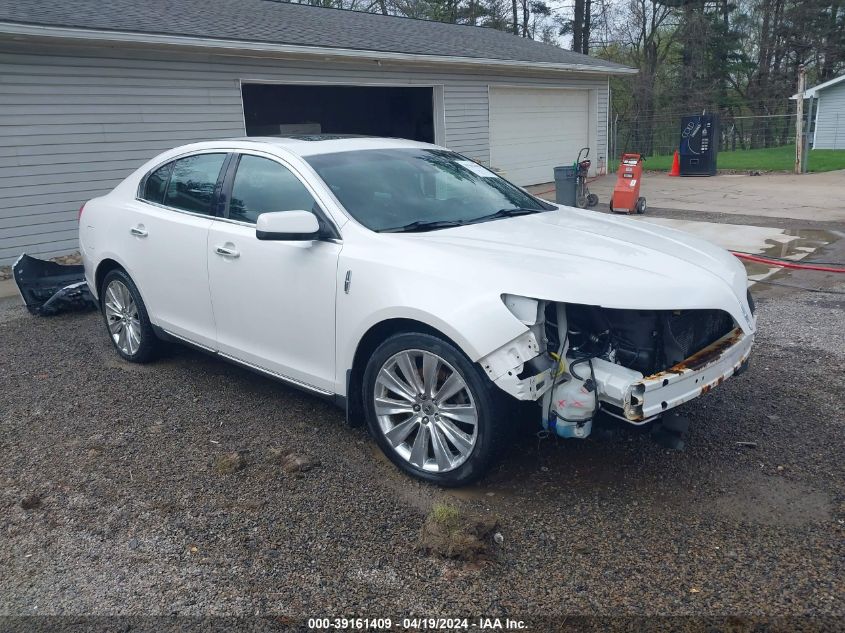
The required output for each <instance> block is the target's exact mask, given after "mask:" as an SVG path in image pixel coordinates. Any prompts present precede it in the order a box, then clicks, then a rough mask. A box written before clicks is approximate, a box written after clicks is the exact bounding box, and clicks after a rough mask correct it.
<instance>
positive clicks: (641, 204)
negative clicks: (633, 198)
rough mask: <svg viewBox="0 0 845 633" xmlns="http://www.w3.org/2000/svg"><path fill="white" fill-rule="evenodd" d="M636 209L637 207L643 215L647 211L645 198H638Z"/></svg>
mask: <svg viewBox="0 0 845 633" xmlns="http://www.w3.org/2000/svg"><path fill="white" fill-rule="evenodd" d="M636 209H637V213H638V214H639V215H642V214H643V213H645V210H646V201H645V198H637V206H636Z"/></svg>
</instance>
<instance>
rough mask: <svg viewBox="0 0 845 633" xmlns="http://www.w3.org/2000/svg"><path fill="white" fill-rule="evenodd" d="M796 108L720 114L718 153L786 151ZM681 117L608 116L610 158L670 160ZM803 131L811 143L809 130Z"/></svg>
mask: <svg viewBox="0 0 845 633" xmlns="http://www.w3.org/2000/svg"><path fill="white" fill-rule="evenodd" d="M794 110H795V106H794V104H792V111H791V112H789V113H784V114H765V115H752V114H748V115H734V114H733V113H731V112H720V113H719V118H720V122H721V125H720V133H719V151H720V152H726V151H742V150H751V149H764V148H776V147H785V146H791V145H794V144H795V112H794ZM681 116H682V115H681V114H669V115H659V116H654V117H643V116H630V115H623V114H620V113H614V112H611V117H610V129H609V130H608V132H609V144H610V151H609V155H610V156H611V157H612V158H613V159H618V158H619V156H621V155H622V153H623V152H637V153H640V154H643V155H644V156H669V155H672V154H674V152H675V150H676V149H678V145H679V143H680V137H681ZM805 130H807V131H808V133H809V134H810V138H811V139H812V129H808V128H807V127H806V123H805Z"/></svg>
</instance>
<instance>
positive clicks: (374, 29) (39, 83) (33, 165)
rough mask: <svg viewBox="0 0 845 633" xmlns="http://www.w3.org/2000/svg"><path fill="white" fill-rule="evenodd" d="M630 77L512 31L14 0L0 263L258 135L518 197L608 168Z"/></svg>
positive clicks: (5, 16) (0, 113)
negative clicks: (419, 158) (189, 155)
mask: <svg viewBox="0 0 845 633" xmlns="http://www.w3.org/2000/svg"><path fill="white" fill-rule="evenodd" d="M632 72H635V71H633V70H631V69H628V68H625V67H623V66H620V65H618V64H613V63H611V62H607V61H604V60H600V59H596V58H592V57H588V56H585V55H580V54H577V53H573V52H571V51H567V50H563V49H561V48H558V47H555V46H551V45H546V44H542V43H539V42H534V41H532V40H528V39H524V38H520V37H517V36H514V35H512V34H509V33H504V32H501V31H495V30H492V29H486V28H479V27H473V26H461V25H451V24H442V23H437V22H428V21H422V20H412V19H408V18H400V17H393V16H383V15H375V14H369V13H358V12H352V11H342V10H337V9H325V8H319V7H312V6H308V5H299V4H288V3H282V2H276V1H273V0H180V1H179V2H178V3H176V2H165V1H163V0H150V1H148V2H137V1H136V0H110V1H109V2H105V3H104V2H97V1H93V0H63V1H62V2H57V3H43V2H40V1H38V0H0V86H2V90H0V195H2V201H3V204H2V207H0V264H8V263H10V262H11V261H13V260H14V259H15V258H16V257H17V256H18V255H19V254H20V253H21V252H24V251H26V252H27V253H30V254H33V255H38V256H41V257H49V256H54V255H60V254H64V253H68V252H72V251H74V250H76V248H77V244H76V218H77V212H78V209H79V206H80V205H81V204H82V203H83V202H84V201H85V200H88V199H90V198H92V197H95V196H97V195H100V194H102V193H104V192H106V191H108V190H109V189H111V188H112V187H113V186H114V185H115V184H117V183H118V182H119V181H120V180H121V179H122V178H124V177H125V176H126V175H127V174H129V173H130V172H131V171H132V170H134V169H135V168H137V167H138V166H139V165H140V164H142V163H143V162H144V161H145V160H147V159H149V158H151V157H152V156H154V155H155V154H157V153H158V152H160V151H163V150H165V149H168V148H171V147H173V146H176V145H180V144H184V143H189V142H191V141H196V140H206V139H209V138H221V137H233V136H244V135H276V136H278V135H286V134H314V133H324V134H364V135H379V136H393V137H402V138H410V139H417V140H421V141H427V142H434V143H438V144H441V145H445V146H447V147H449V148H451V149H454V150H455V151H458V152H461V153H463V154H465V155H467V156H469V157H471V158H473V159H475V160H477V161H479V162H481V163H483V164H486V165H489V166H491V167H493V168H495V169H498V170H501V171H502V172H503V173H504V175H505V177H507V178H508V179H510V180H511V181H513V182H515V183H517V184H520V185H529V184H536V183H542V182H548V181H550V180H552V168H553V167H554V166H555V165H560V164H570V163H572V161H574V160H575V157H576V155H577V153H578V150H579V149H580V148H581V147H586V146H589V147H590V148H591V156H592V158H593V159H594V166H596V167H597V168H599V169H601V167H602V166H603V165H604V164H605V163H606V159H607V117H608V99H609V85H608V80H609V77H610V76H611V75H614V74H626V73H632Z"/></svg>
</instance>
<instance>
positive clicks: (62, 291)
mask: <svg viewBox="0 0 845 633" xmlns="http://www.w3.org/2000/svg"><path fill="white" fill-rule="evenodd" d="M12 273H13V274H14V276H15V283H16V284H17V285H18V289H19V290H20V293H21V297H23V301H24V303H25V304H26V309H27V310H29V311H30V312H31V313H32V314H38V315H41V316H52V315H54V314H58V313H60V312H68V311H72V310H91V309H94V308H96V307H97V304H96V302H95V301H94V297H93V296H92V295H91V291H90V290H89V289H88V284H87V283H86V281H85V269H84V267H83V266H82V265H64V264H57V263H56V262H51V261H47V260H44V259H38V258H36V257H30V256H29V255H21V256H20V257H19V258H18V260H17V261H16V262H15V263H14V265H13V266H12Z"/></svg>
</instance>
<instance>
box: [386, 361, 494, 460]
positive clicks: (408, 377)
mask: <svg viewBox="0 0 845 633" xmlns="http://www.w3.org/2000/svg"><path fill="white" fill-rule="evenodd" d="M373 399H374V405H375V413H376V417H377V419H378V423H379V427H380V428H381V432H382V433H383V434H384V437H385V439H386V440H387V441H388V443H389V444H390V445H391V447H392V448H393V450H394V451H395V452H396V453H397V454H398V455H399V456H400V457H402V459H404V460H405V461H407V462H409V463H410V464H412V465H413V466H415V467H417V468H420V469H422V470H425V471H428V472H435V473H443V472H447V471H450V470H454V469H455V468H458V467H459V466H460V465H461V464H463V463H464V462H465V461H466V460H467V459H468V458H469V456H470V455H471V454H472V451H473V449H474V448H475V444H476V441H477V440H478V408H477V407H476V403H475V400H474V399H473V397H472V392H471V391H470V389H469V387H468V386H467V383H466V381H465V380H464V378H463V376H461V374H460V373H459V372H458V371H457V370H456V369H455V368H454V367H453V366H452V365H450V364H449V363H448V362H446V361H445V360H444V359H443V358H441V357H440V356H438V355H437V354H434V353H432V352H428V351H425V350H419V349H412V350H404V351H402V352H399V353H397V354H394V355H393V356H391V357H390V358H388V359H387V361H386V362H385V363H384V365H382V367H381V369H380V370H379V372H378V375H377V377H376V381H375V393H374V394H373Z"/></svg>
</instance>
